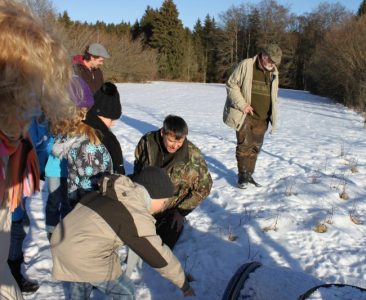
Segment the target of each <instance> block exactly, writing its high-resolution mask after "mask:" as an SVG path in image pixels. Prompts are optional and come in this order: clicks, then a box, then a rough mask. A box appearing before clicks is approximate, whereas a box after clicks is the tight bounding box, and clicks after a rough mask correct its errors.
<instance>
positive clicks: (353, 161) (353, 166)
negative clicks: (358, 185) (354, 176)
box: [349, 158, 358, 173]
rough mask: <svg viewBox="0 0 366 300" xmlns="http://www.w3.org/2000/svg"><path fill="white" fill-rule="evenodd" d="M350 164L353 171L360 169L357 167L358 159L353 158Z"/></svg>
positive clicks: (356, 171)
mask: <svg viewBox="0 0 366 300" xmlns="http://www.w3.org/2000/svg"><path fill="white" fill-rule="evenodd" d="M349 166H350V169H351V172H352V173H358V169H357V159H355V158H351V159H350V160H349Z"/></svg>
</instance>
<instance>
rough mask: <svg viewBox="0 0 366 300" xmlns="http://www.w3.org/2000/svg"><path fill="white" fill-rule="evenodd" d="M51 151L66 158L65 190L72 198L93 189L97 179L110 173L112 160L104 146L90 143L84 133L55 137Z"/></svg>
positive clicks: (76, 198)
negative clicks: (66, 175)
mask: <svg viewBox="0 0 366 300" xmlns="http://www.w3.org/2000/svg"><path fill="white" fill-rule="evenodd" d="M52 153H53V154H54V155H55V156H56V157H58V158H59V159H67V170H68V177H67V191H68V194H69V197H70V199H72V200H78V199H79V198H80V197H81V196H82V195H83V194H84V193H85V192H90V191H93V190H95V189H96V188H97V182H98V180H99V179H100V178H101V177H102V176H103V175H105V174H108V173H112V161H111V157H110V155H109V153H108V150H107V149H106V147H105V146H104V145H103V144H98V145H95V144H91V143H90V141H89V139H88V138H87V137H86V136H84V135H82V136H76V137H69V138H63V139H62V138H58V139H56V140H55V144H54V145H53V148H52Z"/></svg>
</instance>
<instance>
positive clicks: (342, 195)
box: [339, 182, 349, 200]
mask: <svg viewBox="0 0 366 300" xmlns="http://www.w3.org/2000/svg"><path fill="white" fill-rule="evenodd" d="M346 185H347V183H346V182H344V184H343V189H342V192H340V193H339V198H341V199H343V200H348V199H349V196H348V194H347V191H346Z"/></svg>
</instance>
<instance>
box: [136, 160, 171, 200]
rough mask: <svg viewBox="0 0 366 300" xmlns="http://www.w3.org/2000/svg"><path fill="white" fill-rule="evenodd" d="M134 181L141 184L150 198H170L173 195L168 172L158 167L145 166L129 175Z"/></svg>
mask: <svg viewBox="0 0 366 300" xmlns="http://www.w3.org/2000/svg"><path fill="white" fill-rule="evenodd" d="M131 179H132V180H133V181H134V182H137V183H139V184H141V185H142V186H143V187H144V188H145V189H146V190H147V191H148V193H149V195H150V197H151V199H163V198H170V197H172V196H173V195H174V190H173V184H172V181H171V180H170V178H169V176H168V174H167V173H166V172H165V171H164V170H163V169H161V168H158V167H150V166H148V167H145V168H143V169H142V170H141V172H140V173H138V174H135V175H133V176H131Z"/></svg>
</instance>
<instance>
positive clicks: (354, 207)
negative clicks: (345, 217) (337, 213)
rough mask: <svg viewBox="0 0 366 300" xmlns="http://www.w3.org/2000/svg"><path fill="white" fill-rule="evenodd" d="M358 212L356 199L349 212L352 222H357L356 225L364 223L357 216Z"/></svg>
mask: <svg viewBox="0 0 366 300" xmlns="http://www.w3.org/2000/svg"><path fill="white" fill-rule="evenodd" d="M356 213H357V205H356V201H354V203H353V205H352V209H351V211H350V212H349V218H350V220H351V222H352V223H354V224H356V225H362V222H361V220H360V219H359V218H358V217H357V216H356Z"/></svg>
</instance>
